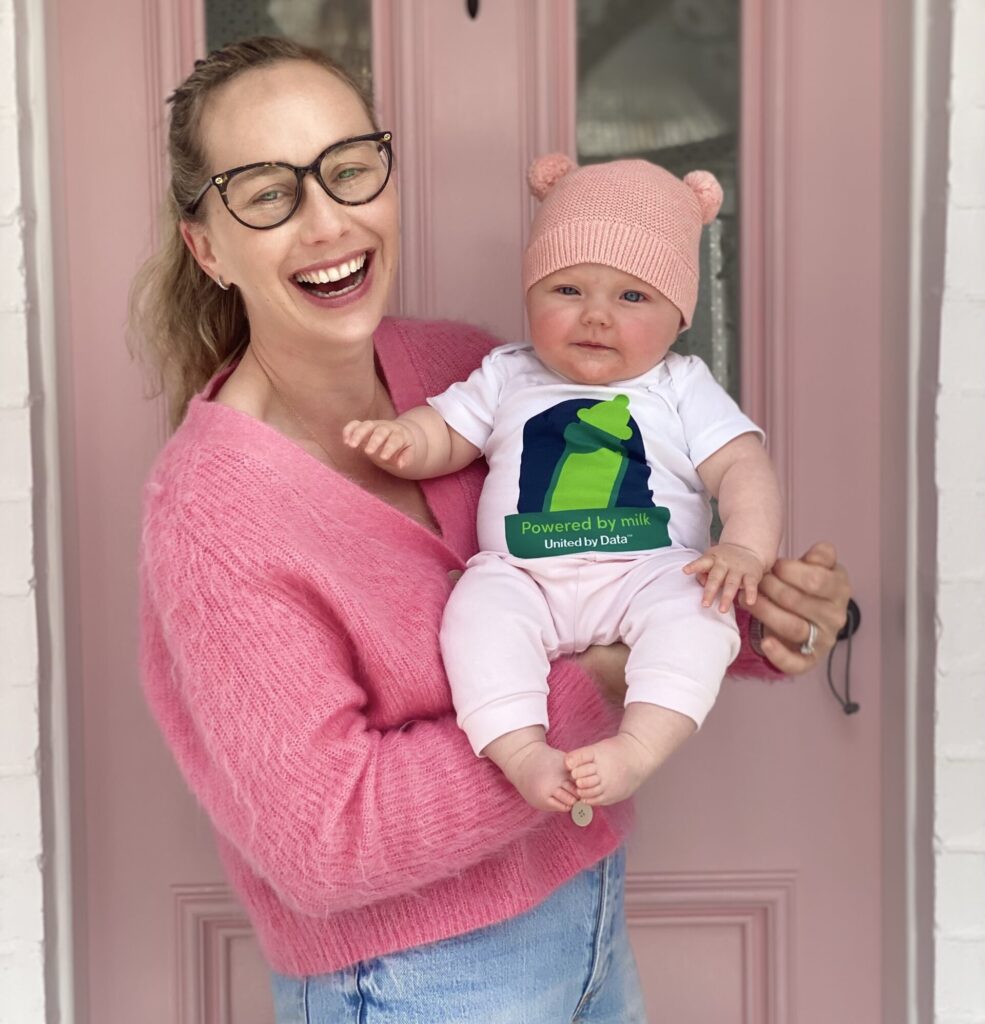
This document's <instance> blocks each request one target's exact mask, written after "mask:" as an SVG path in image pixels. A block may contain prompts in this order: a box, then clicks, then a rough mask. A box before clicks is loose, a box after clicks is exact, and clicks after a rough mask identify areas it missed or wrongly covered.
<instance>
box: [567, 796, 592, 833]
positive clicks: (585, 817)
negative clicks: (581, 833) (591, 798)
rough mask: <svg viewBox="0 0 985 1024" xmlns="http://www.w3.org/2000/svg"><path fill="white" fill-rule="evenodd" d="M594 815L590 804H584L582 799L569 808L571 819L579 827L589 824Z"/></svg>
mask: <svg viewBox="0 0 985 1024" xmlns="http://www.w3.org/2000/svg"><path fill="white" fill-rule="evenodd" d="M594 816H595V812H594V811H593V810H592V805H591V804H586V803H585V801H584V800H579V801H578V802H577V803H576V804H575V805H574V807H572V808H571V820H572V821H573V822H574V823H575V824H576V825H578V826H580V827H581V828H584V827H585V826H586V825H591V823H592V818H593V817H594Z"/></svg>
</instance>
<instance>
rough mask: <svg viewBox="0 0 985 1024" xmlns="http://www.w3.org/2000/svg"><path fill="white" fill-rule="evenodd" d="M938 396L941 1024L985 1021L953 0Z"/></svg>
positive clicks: (976, 640)
mask: <svg viewBox="0 0 985 1024" xmlns="http://www.w3.org/2000/svg"><path fill="white" fill-rule="evenodd" d="M952 13H953V23H952V40H953V43H952V58H951V59H952V66H951V89H950V93H951V112H950V118H951V120H950V143H949V144H950V154H949V174H948V206H947V242H946V250H945V269H944V295H943V302H942V309H941V335H940V376H939V391H938V400H937V481H936V483H937V510H938V543H937V615H938V621H937V630H938V646H937V678H936V715H935V768H936V775H935V780H934V845H935V879H936V892H935V915H934V917H935V936H934V950H935V975H936V985H935V987H936V991H935V998H934V1006H935V1014H934V1016H935V1021H936V1024H985V63H983V61H982V59H981V55H982V51H983V48H985V3H983V0H954V3H953V9H952Z"/></svg>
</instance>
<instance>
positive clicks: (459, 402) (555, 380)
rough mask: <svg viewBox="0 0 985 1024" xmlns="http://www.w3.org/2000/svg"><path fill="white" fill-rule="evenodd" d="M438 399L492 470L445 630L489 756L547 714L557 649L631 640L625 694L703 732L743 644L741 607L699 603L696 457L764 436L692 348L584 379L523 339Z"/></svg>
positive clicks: (465, 710) (476, 734)
mask: <svg viewBox="0 0 985 1024" xmlns="http://www.w3.org/2000/svg"><path fill="white" fill-rule="evenodd" d="M428 402H429V404H430V405H431V406H433V407H434V409H435V410H436V411H437V412H438V413H439V414H440V415H441V416H442V418H443V419H444V420H445V422H447V423H448V424H449V426H451V427H452V428H453V429H454V430H456V431H457V432H458V433H459V434H461V435H462V436H463V437H465V438H466V439H467V440H468V441H470V442H471V443H472V444H474V445H475V446H476V447H478V448H480V449H481V450H482V452H483V454H484V455H485V457H486V460H487V462H488V464H489V475H488V477H487V478H486V482H485V484H484V486H483V490H482V495H481V498H480V500H479V510H478V536H479V547H480V549H481V550H480V552H479V554H478V555H476V556H475V557H474V558H472V559H471V560H470V561H469V563H468V566H467V569H466V572H465V574H464V575H463V577H462V579H461V580H460V581H459V582H458V584H456V586H455V589H454V590H453V591H452V595H451V598H450V599H449V602H448V605H447V608H446V610H445V616H444V621H443V623H442V630H441V646H442V654H443V657H444V660H445V669H446V671H447V674H448V678H449V682H450V684H451V688H452V695H453V697H454V700H455V707H456V710H457V713H458V722H459V725H460V726H461V727H462V728H463V729H464V730H465V732H466V734H467V735H468V737H469V740H470V742H471V743H472V746H473V749H474V750H475V751H476V753H479V752H480V751H481V750H482V749H483V748H484V747H485V746H486V745H488V744H489V743H490V742H491V741H492V740H494V739H496V738H497V737H498V736H501V735H502V734H503V733H505V732H510V731H512V730H513V729H518V728H521V727H523V726H527V725H543V726H544V727H545V728H546V727H547V726H548V724H549V723H548V721H547V672H548V670H549V661H550V660H551V659H553V658H555V657H558V656H559V655H561V654H567V653H573V652H576V651H580V650H584V649H585V648H586V647H588V646H590V645H591V644H608V643H613V642H615V641H616V640H622V641H624V642H625V643H627V644H628V645H629V646H630V648H631V653H630V658H629V662H628V664H627V669H626V678H627V683H628V687H629V689H628V692H627V697H626V703H630V702H631V701H639V700H642V701H645V702H648V703H653V704H659V705H661V706H663V707H668V708H671V709H672V710H675V711H680V712H681V713H683V714H686V715H688V716H689V717H691V718H693V719H694V720H695V722H697V724H698V725H699V726H700V724H701V723H702V721H703V720H704V717H705V715H707V713H708V711H709V710H710V708H711V706H712V704H713V703H714V701H715V697H716V696H717V693H718V688H719V685H720V683H721V679H722V677H723V675H724V673H725V670H726V668H727V667H728V665H729V664H730V663H731V662H732V660H733V659H734V658H735V656H736V654H737V653H738V648H739V639H738V631H737V629H736V627H735V618H734V615H733V614H732V613H731V612H730V613H727V614H722V613H720V612H718V611H717V610H716V609H715V608H702V607H701V594H702V589H701V587H700V586H699V585H698V584H697V582H696V581H695V579H694V578H693V577H689V576H686V575H684V573H683V572H681V567H682V566H684V565H686V564H687V562H689V561H691V560H692V559H693V558H696V557H697V555H698V554H700V552H701V551H703V550H704V549H705V548H706V547H707V545H708V542H709V529H710V526H711V509H710V504H709V500H708V495H707V493H706V492H705V490H704V488H703V486H702V483H701V479H700V477H699V476H698V474H697V471H696V468H695V467H696V466H698V465H700V464H701V463H702V462H703V461H704V460H705V459H707V458H708V457H709V456H710V455H712V454H713V453H714V452H716V451H717V450H718V449H719V448H721V447H722V446H723V445H725V444H726V443H728V442H729V441H731V440H732V439H733V438H735V437H738V436H739V435H740V434H745V433H749V432H754V433H756V434H758V435H759V436H760V437H762V431H761V430H760V429H759V428H758V427H757V426H756V425H755V424H754V423H753V422H752V421H751V420H750V419H749V418H748V417H747V416H745V414H744V413H743V412H742V411H741V410H740V409H739V407H738V406H737V405H736V404H735V402H734V401H733V400H732V398H731V397H730V396H729V395H728V393H727V392H726V391H725V390H724V389H723V388H722V387H721V386H720V385H719V384H718V383H717V382H716V381H715V379H714V378H713V377H712V375H711V373H710V371H709V370H708V367H707V366H706V365H705V364H704V363H703V362H702V361H701V360H700V359H699V358H698V357H697V356H681V355H678V354H677V353H673V352H672V353H668V354H667V356H666V357H665V358H664V359H663V360H662V361H661V362H660V363H658V364H657V366H655V367H653V368H652V369H651V370H649V371H647V372H646V373H645V374H642V375H641V376H639V377H635V378H633V379H631V380H625V381H618V382H616V383H613V384H608V385H583V384H573V383H572V382H570V381H569V380H567V379H566V378H564V377H562V376H560V375H559V374H557V373H554V372H553V371H552V370H550V369H548V368H547V367H546V366H544V364H543V363H541V361H540V360H539V359H538V358H537V356H536V355H535V354H534V351H533V348H532V347H531V346H530V345H529V344H513V345H503V346H500V347H499V348H496V349H494V350H493V351H492V352H490V353H489V354H488V355H487V356H486V358H485V359H484V360H483V361H482V365H481V366H480V367H479V368H478V369H477V370H475V371H474V372H473V373H472V374H471V375H470V376H469V378H468V379H467V380H466V381H463V382H461V383H458V384H453V385H452V386H451V387H450V388H448V390H447V391H445V392H444V393H443V394H441V395H438V396H436V397H434V398H429V399H428Z"/></svg>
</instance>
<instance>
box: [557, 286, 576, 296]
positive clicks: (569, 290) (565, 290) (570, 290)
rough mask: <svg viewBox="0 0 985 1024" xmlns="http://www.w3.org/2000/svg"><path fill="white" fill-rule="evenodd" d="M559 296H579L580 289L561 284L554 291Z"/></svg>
mask: <svg viewBox="0 0 985 1024" xmlns="http://www.w3.org/2000/svg"><path fill="white" fill-rule="evenodd" d="M554 290H555V291H556V292H557V293H558V294H559V295H578V294H579V292H578V289H577V288H576V287H575V286H574V285H573V284H559V285H558V286H557V288H555V289H554Z"/></svg>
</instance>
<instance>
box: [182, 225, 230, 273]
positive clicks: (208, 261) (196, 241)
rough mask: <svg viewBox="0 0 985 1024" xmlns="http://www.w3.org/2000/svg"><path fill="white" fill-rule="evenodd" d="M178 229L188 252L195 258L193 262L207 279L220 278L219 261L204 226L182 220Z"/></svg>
mask: <svg viewBox="0 0 985 1024" xmlns="http://www.w3.org/2000/svg"><path fill="white" fill-rule="evenodd" d="M178 227H179V230H180V231H181V237H182V238H183V239H184V242H185V245H187V246H188V251H189V252H190V253H191V254H192V256H194V257H195V262H196V263H197V264H198V265H199V266H200V267H201V268H202V270H203V271H204V272H205V273H206V274H208V275H209V277H211V278H213V280H215V279H217V278H218V277H219V276H220V268H219V259H218V257H217V256H216V254H215V250H214V249H213V248H212V240H211V239H210V238H209V233H208V230H207V229H206V227H205V225H204V224H200V223H197V222H195V221H187V220H183V221H181V222H180V223H179V225H178Z"/></svg>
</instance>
